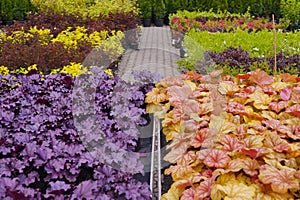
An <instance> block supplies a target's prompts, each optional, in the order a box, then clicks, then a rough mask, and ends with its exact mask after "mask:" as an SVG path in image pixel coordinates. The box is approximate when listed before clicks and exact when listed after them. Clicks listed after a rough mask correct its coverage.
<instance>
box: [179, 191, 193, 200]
mask: <svg viewBox="0 0 300 200" xmlns="http://www.w3.org/2000/svg"><path fill="white" fill-rule="evenodd" d="M194 196H195V190H194V189H193V188H189V189H187V190H185V191H184V192H183V194H182V196H181V198H180V200H194Z"/></svg>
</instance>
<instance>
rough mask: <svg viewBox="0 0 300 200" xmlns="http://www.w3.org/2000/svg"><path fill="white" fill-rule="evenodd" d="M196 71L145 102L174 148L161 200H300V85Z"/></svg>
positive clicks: (284, 79) (162, 86)
mask: <svg viewBox="0 0 300 200" xmlns="http://www.w3.org/2000/svg"><path fill="white" fill-rule="evenodd" d="M220 74H221V71H215V72H213V73H211V74H210V75H201V74H198V73H196V72H193V71H190V72H187V73H185V74H183V75H182V78H179V77H168V78H165V79H163V80H161V81H160V82H159V83H157V84H156V87H155V88H153V89H152V91H151V92H149V93H148V94H147V95H146V102H147V103H148V105H147V112H150V113H154V114H155V115H157V116H158V117H160V118H162V119H163V120H162V126H163V133H164V134H165V135H166V140H167V141H169V142H170V144H169V145H168V146H167V149H168V150H169V152H168V154H167V155H166V156H165V158H164V159H165V160H166V161H168V162H170V163H171V166H170V167H169V168H168V169H166V170H165V174H171V176H172V179H173V184H172V186H171V187H170V189H169V191H168V192H167V193H166V194H164V195H163V196H162V199H164V200H168V199H181V200H187V199H188V200H191V199H197V200H201V199H207V200H208V199H213V200H221V199H265V200H266V199H286V200H287V199H298V198H299V197H300V190H299V188H300V185H299V184H300V176H299V174H300V168H299V166H300V143H299V139H300V131H299V130H300V126H299V124H300V112H299V110H300V84H299V82H300V79H299V77H297V76H296V75H290V74H280V75H277V76H274V77H273V76H269V75H268V74H267V73H266V72H264V71H261V70H256V71H252V72H249V73H247V74H240V75H237V76H236V77H231V76H228V75H224V76H220Z"/></svg>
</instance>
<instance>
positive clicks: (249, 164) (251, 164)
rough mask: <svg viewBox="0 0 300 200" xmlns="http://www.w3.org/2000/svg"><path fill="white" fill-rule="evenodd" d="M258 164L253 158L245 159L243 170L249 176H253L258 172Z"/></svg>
mask: <svg viewBox="0 0 300 200" xmlns="http://www.w3.org/2000/svg"><path fill="white" fill-rule="evenodd" d="M259 167H260V166H259V164H258V162H257V161H256V160H255V159H246V160H244V167H243V170H244V172H245V173H246V174H248V175H250V176H255V175H257V174H258V172H257V171H258V169H259Z"/></svg>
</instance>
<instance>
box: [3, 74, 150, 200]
mask: <svg viewBox="0 0 300 200" xmlns="http://www.w3.org/2000/svg"><path fill="white" fill-rule="evenodd" d="M143 73H145V72H143ZM143 73H140V76H144V77H146V73H145V74H144V75H143ZM84 76H86V77H84ZM149 77H150V76H149ZM85 78H87V79H90V78H94V79H95V78H96V79H95V80H96V82H93V84H95V88H96V89H95V91H94V90H92V89H93V88H92V87H91V86H89V85H84V84H86V83H87V82H84V81H83V82H82V86H83V87H84V90H81V91H80V92H81V93H80V94H77V95H78V97H83V96H84V97H85V99H89V100H90V101H93V103H92V104H91V105H93V106H92V107H85V106H86V105H77V104H78V103H80V101H78V102H76V99H74V98H72V94H74V92H76V91H74V83H75V81H76V80H79V79H80V80H85ZM0 79H1V81H0V88H1V89H0V199H5V198H12V199H83V198H85V199H101V200H102V199H103V200H105V199H146V200H147V199H151V192H150V189H149V185H148V184H146V183H142V182H139V181H138V180H135V179H133V175H134V174H136V173H143V165H142V164H141V162H140V161H139V157H138V154H137V153H135V152H134V150H135V148H136V145H137V140H138V135H139V131H138V127H137V126H139V125H144V124H146V123H147V120H146V118H145V116H146V114H145V110H144V108H145V105H144V97H145V93H146V92H148V91H149V90H150V89H151V88H152V87H153V83H151V81H152V80H151V81H149V82H147V81H144V82H143V83H142V82H140V83H138V84H135V85H134V84H129V83H126V82H124V81H122V80H121V79H119V78H118V77H117V76H115V77H110V76H109V75H107V74H105V73H104V72H99V73H98V74H97V77H91V76H87V75H84V74H83V75H81V77H76V78H72V77H71V76H69V75H66V74H53V75H46V76H41V75H40V74H38V73H36V72H35V71H31V72H30V73H29V74H28V75H7V76H0ZM90 94H94V95H90ZM89 95H90V96H89ZM74 105H77V108H79V109H77V110H76V111H77V112H75V111H74V110H73V109H72V108H73V107H74ZM118 105H122V106H118ZM92 112H93V113H94V116H96V118H95V119H96V120H90V118H89V115H90V114H91V113H92ZM120 113H121V114H120ZM75 121H76V123H82V126H75V123H74V122H75ZM77 127H80V128H81V130H79V129H78V128H77ZM97 129H101V130H102V132H101V134H99V131H97ZM82 140H85V141H86V143H84V144H83V142H82ZM112 143H113V144H115V145H114V146H112V145H110V144H112ZM86 144H88V145H89V146H87V145H86ZM99 147H101V148H99ZM115 148H119V150H118V151H116V149H115ZM120 149H121V150H120ZM109 152H112V153H109ZM114 152H117V153H118V155H114V154H113V153H114ZM123 154H124V155H123ZM130 155H132V156H130ZM128 156H130V157H129V158H130V159H127V158H128ZM124 158H126V160H124ZM114 166H117V167H118V168H115V167H114Z"/></svg>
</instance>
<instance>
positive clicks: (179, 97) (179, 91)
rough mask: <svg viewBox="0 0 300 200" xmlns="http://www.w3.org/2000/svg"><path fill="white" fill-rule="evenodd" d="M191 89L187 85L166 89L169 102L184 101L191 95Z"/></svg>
mask: <svg viewBox="0 0 300 200" xmlns="http://www.w3.org/2000/svg"><path fill="white" fill-rule="evenodd" d="M192 93H193V92H192V89H191V88H190V87H189V86H188V85H183V86H177V85H175V86H170V87H169V88H168V89H167V94H168V96H169V101H170V102H176V101H185V100H187V99H188V98H189V97H190V96H191V95H192Z"/></svg>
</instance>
